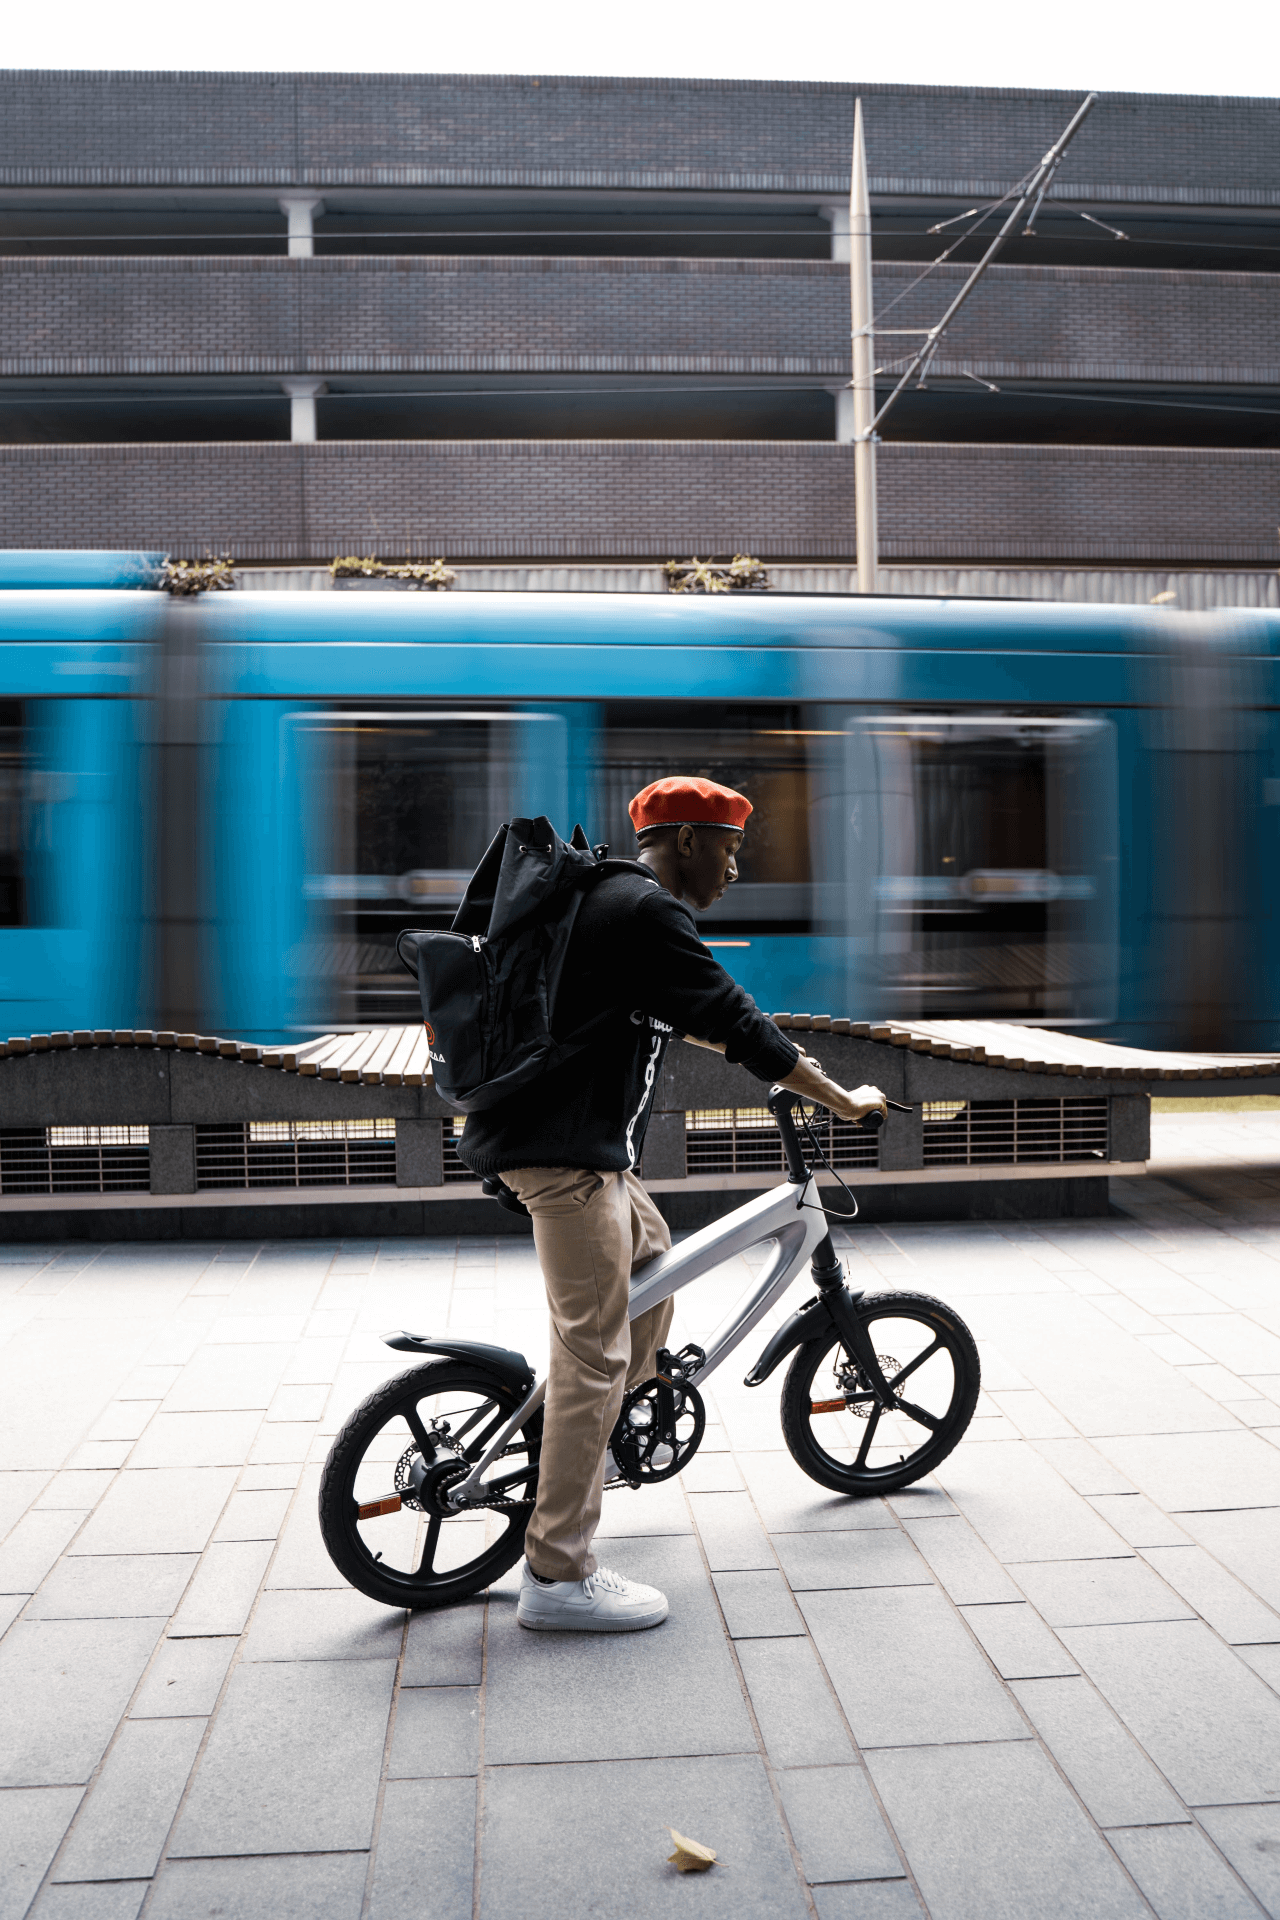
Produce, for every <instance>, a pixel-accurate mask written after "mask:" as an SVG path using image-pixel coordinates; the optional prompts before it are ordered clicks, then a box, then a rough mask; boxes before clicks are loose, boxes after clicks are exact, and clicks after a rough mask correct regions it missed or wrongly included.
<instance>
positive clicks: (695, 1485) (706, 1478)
mask: <svg viewBox="0 0 1280 1920" xmlns="http://www.w3.org/2000/svg"><path fill="white" fill-rule="evenodd" d="M680 1484H681V1485H682V1486H683V1488H684V1490H685V1492H686V1493H739V1492H741V1490H742V1486H743V1479H742V1475H741V1473H739V1471H738V1467H737V1463H736V1461H735V1460H734V1457H733V1455H732V1454H731V1453H704V1452H703V1451H702V1450H701V1449H699V1451H698V1452H697V1453H695V1454H694V1456H693V1459H692V1460H691V1461H690V1462H689V1464H688V1466H687V1467H686V1468H685V1469H684V1471H683V1472H682V1473H681V1475H680Z"/></svg>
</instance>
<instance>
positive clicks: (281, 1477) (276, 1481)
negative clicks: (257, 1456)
mask: <svg viewBox="0 0 1280 1920" xmlns="http://www.w3.org/2000/svg"><path fill="white" fill-rule="evenodd" d="M302 1464H303V1463H302V1461H301V1460H280V1461H276V1462H275V1463H273V1464H269V1465H267V1466H248V1467H246V1468H245V1470H244V1472H243V1473H242V1474H241V1475H240V1486H239V1489H238V1492H239V1493H271V1492H279V1491H284V1492H288V1493H292V1492H293V1490H294V1488H295V1487H296V1486H297V1484H298V1482H299V1480H300V1479H301V1478H302ZM234 1497H235V1496H234V1495H233V1498H234Z"/></svg>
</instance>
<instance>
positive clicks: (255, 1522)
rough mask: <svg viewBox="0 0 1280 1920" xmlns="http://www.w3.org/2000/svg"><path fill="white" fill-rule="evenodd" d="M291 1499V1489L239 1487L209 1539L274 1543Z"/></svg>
mask: <svg viewBox="0 0 1280 1920" xmlns="http://www.w3.org/2000/svg"><path fill="white" fill-rule="evenodd" d="M292 1499H293V1488H292V1487H276V1488H273V1489H271V1490H270V1491H266V1490H263V1491H252V1492H251V1491H248V1490H246V1489H245V1488H243V1487H242V1488H241V1489H240V1491H239V1492H237V1493H233V1494H232V1496H231V1498H230V1500H229V1501H228V1502H227V1505H226V1509H225V1511H224V1512H223V1515H222V1518H221V1520H219V1522H218V1526H217V1531H216V1532H215V1533H214V1536H213V1537H214V1539H215V1540H275V1539H276V1537H277V1536H278V1534H279V1532H280V1529H281V1527H282V1526H283V1525H284V1521H285V1515H286V1514H287V1513H288V1511H289V1502H290V1501H291V1500H292Z"/></svg>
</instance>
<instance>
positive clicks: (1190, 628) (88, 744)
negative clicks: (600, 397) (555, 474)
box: [0, 554, 1280, 1050]
mask: <svg viewBox="0 0 1280 1920" xmlns="http://www.w3.org/2000/svg"><path fill="white" fill-rule="evenodd" d="M155 559H156V557H155V556H139V555H86V554H68V555H60V554H43V555H8V556H0V662H2V665H0V673H2V674H3V685H2V686H0V783H2V784H0V793H2V794H3V805H2V806H0V991H2V992H3V997H4V999H5V1001H6V1002H7V1003H8V1004H7V1006H6V1010H5V1011H6V1014H7V1018H8V1029H7V1030H8V1031H9V1032H11V1033H29V1032H31V1031H49V1030H51V1029H56V1028H77V1027H78V1028H85V1027H89V1028H94V1027H99V1028H106V1027H123V1026H155V1027H159V1026H172V1027H178V1028H180V1029H184V1030H192V1029H200V1030H203V1031H214V1032H224V1033H229V1034H237V1035H242V1036H245V1037H254V1038H258V1037H261V1038H279V1037H282V1036H285V1035H288V1034H298V1033H302V1032H306V1031H308V1030H332V1029H333V1028H335V1027H337V1028H342V1027H344V1026H345V1027H355V1026H366V1025H368V1024H370V1023H373V1024H378V1023H382V1022H396V1021H400V1020H403V1019H408V1018H412V1017H413V1014H414V1008H415V1004H416V1001H415V994H414V988H413V983H412V982H411V981H410V980H409V978H408V977H407V976H406V975H404V974H403V973H402V972H401V971H400V969H399V967H398V964H397V962H396V960H395V955H394V940H395V935H396V933H397V932H398V931H399V929H400V928H401V927H403V926H406V925H430V924H441V925H447V924H448V920H449V919H450V918H451V916H452V913H453V911H454V908H455V906H456V904H457V901H458V899H459V898H460V895H461V892H462V888H463V885H464V884H465V880H466V877H467V875H468V874H469V872H470V870H471V868H472V867H473V866H474V864H475V863H476V861H477V860H478V858H479V856H480V854H481V852H482V851H483V848H484V846H485V844H486V843H487V841H488V839H489V837H490V835H491V833H492V831H493V829H494V827H495V825H496V824H497V822H498V821H500V820H502V819H504V818H509V817H510V816H511V814H512V813H524V814H533V813H547V814H549V815H550V816H551V818H552V819H553V820H554V821H555V822H556V824H557V825H559V826H560V827H561V829H562V831H564V832H566V833H567V831H568V830H569V828H570V827H571V826H572V825H573V823H574V821H575V820H581V822H582V823H583V825H584V826H585V827H586V829H587V831H588V833H589V834H590V835H591V837H592V839H593V840H596V841H601V840H603V841H607V842H608V843H609V844H610V845H611V846H612V847H613V848H614V849H615V850H623V849H626V848H629V847H630V846H631V845H632V844H633V838H632V835H631V830H630V825H629V822H628V819H627V813H626V804H627V801H628V800H629V798H630V796H631V795H632V794H633V793H634V792H635V791H636V790H637V789H638V788H639V787H641V786H643V785H645V784H646V783H647V782H648V781H649V780H652V779H655V778H659V777H661V776H662V775H663V774H666V773H672V772H693V773H704V774H707V775H709V776H710V777H711V778H714V779H717V780H721V781H724V782H726V783H727V784H729V785H732V786H735V787H738V788H740V789H741V790H742V791H743V792H745V793H746V794H747V795H748V796H749V797H750V798H751V800H752V801H753V803H754V805H755V808H756V813H755V817H754V819H753V822H752V825H751V829H750V831H749V833H748V836H747V841H746V846H745V848H744V852H743V857H742V860H741V878H740V881H739V884H738V885H737V886H736V887H735V888H733V889H732V890H731V891H730V893H729V895H728V896H726V898H725V899H724V900H723V901H721V902H720V903H719V905H718V906H717V907H716V908H714V909H713V910H712V911H711V912H710V913H708V914H707V915H705V916H704V917H703V921H702V930H703V934H704V937H705V938H706V940H707V941H708V943H709V944H710V945H711V946H712V947H713V948H714V949H715V950H716V952H717V955H718V957H719V958H720V959H721V960H722V961H723V962H724V964H725V966H726V967H728V968H729V969H730V971H731V972H733V973H734V974H735V975H736V976H737V977H738V978H739V979H740V980H742V981H743V983H744V984H745V985H746V986H747V987H748V988H749V989H750V991H751V992H752V993H753V994H754V995H755V996H756V998H757V1000H758V1001H759V1002H760V1003H761V1004H762V1005H764V1006H766V1007H768V1008H769V1009H771V1010H779V1009H789V1010H791V1011H794V1012H814V1013H816V1012H831V1013H843V1014H848V1015H851V1016H852V1017H854V1018H867V1017H871V1016H873V1015H874V1016H891V1017H900V1018H910V1017H913V1016H914V1017H917V1018H929V1017H935V1018H940V1017H964V1016H968V1017H973V1018H984V1019H999V1020H1009V1021H1015V1022H1017V1023H1019V1024H1024V1025H1025V1024H1042V1025H1052V1026H1062V1027H1065V1028H1070V1029H1075V1030H1081V1031H1088V1032H1091V1033H1094V1034H1096V1035H1097V1036H1098V1037H1114V1038H1118V1039H1125V1040H1129V1041H1131V1042H1134V1043H1137V1044H1146V1045H1174V1044H1176V1045H1181V1046H1189V1047H1204V1048H1217V1049H1228V1050H1231V1049H1240V1050H1245V1049H1259V1048H1261V1049H1266V1048H1272V1047H1275V1046H1277V1045H1278V1044H1280V1041H1278V1040H1277V1037H1276V1036H1277V1034H1280V977H1278V975H1280V961H1278V957H1277V946H1276V941H1275V939H1274V937H1273V913H1274V908H1273V904H1272V896H1271V891H1270V886H1269V881H1270V877H1271V874H1272V871H1273V870H1274V866H1275V853H1276V836H1277V830H1278V828H1280V764H1276V756H1277V745H1278V744H1280V729H1278V728H1277V725H1276V718H1275V715H1276V708H1277V705H1278V704H1280V702H1278V701H1277V697H1276V693H1277V682H1276V669H1275V664H1274V657H1275V654H1276V652H1277V649H1278V648H1280V615H1276V614H1275V613H1267V612H1250V613H1237V614H1220V615H1213V616H1208V615H1205V616H1199V615H1197V616H1189V615H1181V614H1178V613H1177V612H1174V611H1171V610H1170V609H1167V608H1151V609H1142V608H1140V609H1134V608H1125V607H1099V606H1076V605H1058V604H1045V603H1029V602H1027V603H1019V602H1008V601H1000V602H991V601H974V600H949V601H948V600H906V599H899V598H892V599H890V598H885V599H864V598H856V597H851V598H845V597H825V596H810V595H805V596H784V595H780V594H759V595H756V594H751V595H746V594H742V595H739V594H734V595H726V596H715V597H709V598H700V597H699V598H694V597H684V596H672V597H664V596H649V595H636V596H622V595H593V594H563V595H554V594H516V593H512V594H507V593H458V592H454V593H447V594H419V593H402V592H370V591H354V592H334V593H329V594H310V593H306V594H295V593H283V592H281V593H239V592H238V593H232V594H210V595H206V596H204V597H203V598H201V599H200V600H199V601H194V602H189V601H175V600H170V599H169V598H168V596H166V595H164V594H161V593H158V592H154V591H146V590H142V591H139V590H138V587H139V583H140V582H145V581H146V580H147V579H148V578H149V577H150V572H149V569H150V570H153V569H154V563H155Z"/></svg>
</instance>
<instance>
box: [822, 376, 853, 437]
mask: <svg viewBox="0 0 1280 1920" xmlns="http://www.w3.org/2000/svg"><path fill="white" fill-rule="evenodd" d="M827 392H828V393H830V394H834V396H835V402H836V439H837V440H844V441H846V442H847V441H851V440H852V439H853V437H854V423H853V398H854V396H853V388H852V386H851V385H850V383H849V382H848V381H847V380H845V381H842V382H841V384H840V385H839V386H836V385H835V383H834V381H833V382H832V383H831V384H830V385H829V386H828V387H827Z"/></svg>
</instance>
